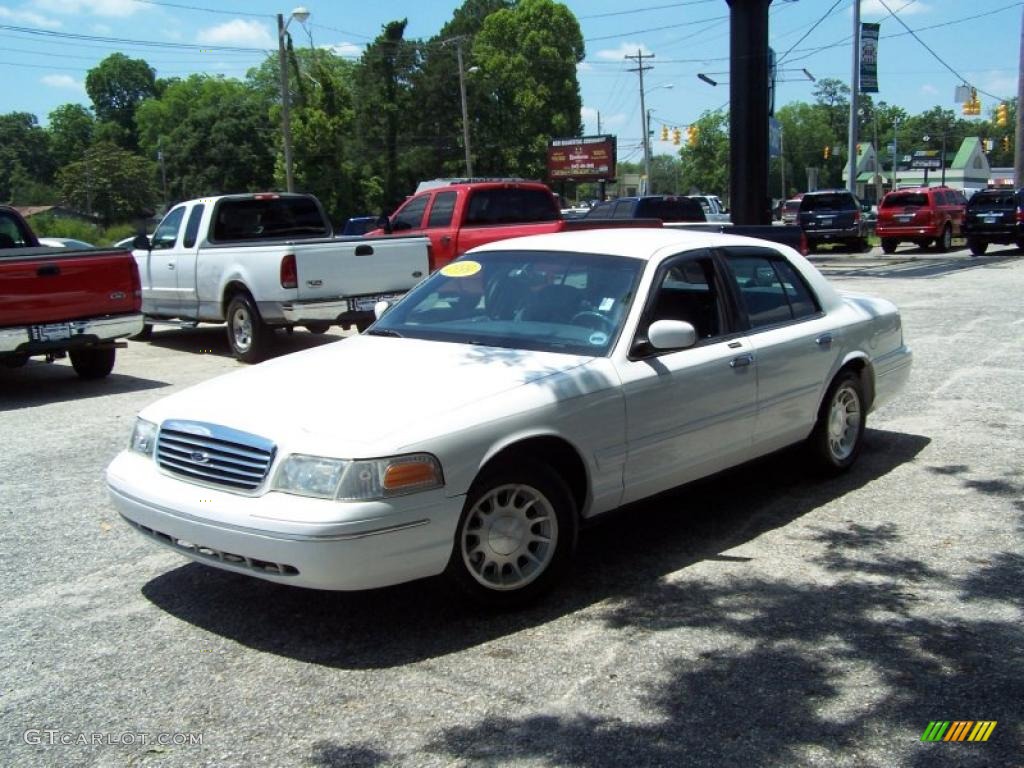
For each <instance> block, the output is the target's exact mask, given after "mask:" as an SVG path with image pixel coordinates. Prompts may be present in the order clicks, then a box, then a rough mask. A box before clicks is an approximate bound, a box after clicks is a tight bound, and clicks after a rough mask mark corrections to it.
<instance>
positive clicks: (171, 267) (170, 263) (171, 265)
mask: <svg viewBox="0 0 1024 768" xmlns="http://www.w3.org/2000/svg"><path fill="white" fill-rule="evenodd" d="M167 268H168V269H174V262H173V261H168V262H167Z"/></svg>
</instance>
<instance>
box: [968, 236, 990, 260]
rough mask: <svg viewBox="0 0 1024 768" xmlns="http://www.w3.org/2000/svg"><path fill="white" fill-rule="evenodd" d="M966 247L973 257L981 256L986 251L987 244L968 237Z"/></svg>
mask: <svg viewBox="0 0 1024 768" xmlns="http://www.w3.org/2000/svg"><path fill="white" fill-rule="evenodd" d="M967 247H968V248H970V249H971V253H973V254H974V255H975V256H981V255H983V254H984V253H985V251H987V250H988V242H987V241H985V240H979V239H977V238H976V237H969V238H967Z"/></svg>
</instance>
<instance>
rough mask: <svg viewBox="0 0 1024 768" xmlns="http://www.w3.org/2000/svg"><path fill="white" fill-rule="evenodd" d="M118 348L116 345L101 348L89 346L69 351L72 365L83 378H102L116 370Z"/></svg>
mask: <svg viewBox="0 0 1024 768" xmlns="http://www.w3.org/2000/svg"><path fill="white" fill-rule="evenodd" d="M116 354H117V350H116V349H115V348H114V347H109V348H100V349H97V348H95V347H87V348H85V349H72V350H71V351H69V352H68V357H70V358H71V367H72V368H74V369H75V373H77V374H78V377H79V378H81V379H86V380H90V379H102V378H103V377H105V376H108V375H109V374H110V372H111V371H112V370H114V357H115V355H116Z"/></svg>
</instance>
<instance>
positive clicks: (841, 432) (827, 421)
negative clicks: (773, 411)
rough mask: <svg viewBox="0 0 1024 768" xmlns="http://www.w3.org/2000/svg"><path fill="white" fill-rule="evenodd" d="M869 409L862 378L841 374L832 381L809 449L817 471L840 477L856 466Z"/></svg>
mask: <svg viewBox="0 0 1024 768" xmlns="http://www.w3.org/2000/svg"><path fill="white" fill-rule="evenodd" d="M866 416H867V408H866V404H865V402H864V387H863V385H862V384H861V380H860V376H859V375H858V374H857V373H856V372H855V371H851V370H846V371H841V372H840V373H839V375H838V376H836V378H835V379H834V380H833V381H832V384H831V385H830V386H829V388H828V393H827V394H826V395H825V400H824V402H823V403H822V405H821V410H820V411H819V413H818V421H817V422H816V423H815V425H814V430H813V431H812V432H811V436H810V437H809V438H808V439H807V447H808V449H809V450H810V452H811V456H812V458H813V459H814V462H815V463H816V464H817V465H818V468H819V469H821V470H822V471H824V472H825V473H827V474H839V473H840V472H845V471H846V470H848V469H849V468H850V467H852V466H853V464H854V462H855V461H856V460H857V456H859V455H860V450H861V445H862V443H863V440H864V425H865V421H866Z"/></svg>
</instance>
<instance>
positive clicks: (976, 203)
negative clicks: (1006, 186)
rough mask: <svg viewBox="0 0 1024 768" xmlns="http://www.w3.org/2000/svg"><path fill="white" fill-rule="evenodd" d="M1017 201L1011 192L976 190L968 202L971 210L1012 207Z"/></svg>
mask: <svg viewBox="0 0 1024 768" xmlns="http://www.w3.org/2000/svg"><path fill="white" fill-rule="evenodd" d="M1016 204H1017V201H1016V200H1015V196H1014V194H1013V192H1009V191H1007V192H978V193H976V194H975V195H974V197H972V198H971V202H970V203H968V205H969V206H970V208H971V210H972V211H990V210H997V209H998V210H1002V209H1004V208H1013V207H1014V206H1016Z"/></svg>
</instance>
